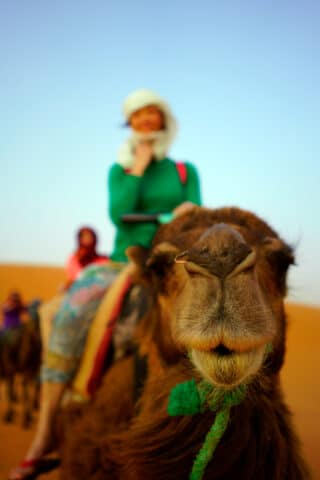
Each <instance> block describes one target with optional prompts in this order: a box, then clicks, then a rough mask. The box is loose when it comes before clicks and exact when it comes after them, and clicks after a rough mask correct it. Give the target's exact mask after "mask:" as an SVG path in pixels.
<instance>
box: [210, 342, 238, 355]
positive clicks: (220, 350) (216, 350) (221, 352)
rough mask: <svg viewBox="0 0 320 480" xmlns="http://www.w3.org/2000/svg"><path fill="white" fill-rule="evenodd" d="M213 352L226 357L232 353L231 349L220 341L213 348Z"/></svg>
mask: <svg viewBox="0 0 320 480" xmlns="http://www.w3.org/2000/svg"><path fill="white" fill-rule="evenodd" d="M213 352H214V353H216V354H217V355H219V356H221V357H226V356H228V355H232V354H233V353H234V351H233V350H230V349H229V348H227V347H226V346H225V345H223V343H220V344H219V345H218V346H217V347H216V348H214V349H213Z"/></svg>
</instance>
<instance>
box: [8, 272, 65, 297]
mask: <svg viewBox="0 0 320 480" xmlns="http://www.w3.org/2000/svg"><path fill="white" fill-rule="evenodd" d="M64 280H65V274H64V269H63V268H62V267H49V266H43V265H39V266H38V265H37V266H35V265H23V264H21V265H11V264H0V303H2V302H3V301H4V299H5V298H6V297H7V295H8V293H9V291H10V290H19V292H21V294H22V296H23V299H24V300H25V301H27V302H28V301H30V300H32V299H34V298H40V299H42V300H48V299H49V298H51V297H53V296H54V295H55V294H56V293H57V290H58V289H59V287H60V286H61V285H62V284H63V282H64Z"/></svg>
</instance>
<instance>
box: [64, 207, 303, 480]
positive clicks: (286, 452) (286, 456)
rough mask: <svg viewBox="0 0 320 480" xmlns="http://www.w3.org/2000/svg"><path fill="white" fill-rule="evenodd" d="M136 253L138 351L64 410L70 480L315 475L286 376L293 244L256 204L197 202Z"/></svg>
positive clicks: (294, 479) (262, 479) (295, 479)
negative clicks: (140, 306)
mask: <svg viewBox="0 0 320 480" xmlns="http://www.w3.org/2000/svg"><path fill="white" fill-rule="evenodd" d="M128 255H129V257H130V259H131V261H132V262H134V264H135V266H136V269H135V274H134V282H135V283H136V284H139V285H141V288H142V289H144V290H145V291H146V292H148V298H149V306H148V310H147V312H146V314H145V315H144V316H143V318H141V320H140V322H139V324H138V326H137V329H136V334H135V341H136V346H137V348H136V352H135V354H132V355H130V356H127V357H125V358H122V359H121V360H119V361H118V362H116V363H114V365H113V366H112V367H111V368H110V369H109V371H108V372H107V373H106V375H105V377H104V380H103V383H102V386H101V387H100V389H99V390H98V391H97V393H96V395H95V398H94V399H93V401H92V402H91V403H90V404H89V405H86V406H85V407H84V408H82V409H80V410H81V411H79V409H78V410H77V412H76V413H75V412H74V413H73V416H72V412H71V413H70V411H69V413H68V412H67V411H65V414H63V415H65V417H64V420H65V421H67V419H68V418H69V420H70V418H71V419H72V421H71V422H69V424H68V426H67V427H66V428H65V431H64V434H63V435H64V437H63V441H62V444H61V456H62V466H61V468H62V478H68V480H72V479H77V480H81V479H88V478H90V479H91V480H102V479H104V480H106V479H112V480H116V479H121V480H141V479H152V480H176V479H177V478H179V479H188V478H190V479H191V480H200V479H204V480H209V479H210V480H213V479H215V480H227V479H228V480H230V479H235V478H236V479H237V480H244V479H245V480H251V479H252V480H253V479H255V480H257V479H259V480H267V479H268V480H269V479H272V480H280V479H281V480H285V479H287V480H300V479H308V478H310V474H309V471H308V468H307V466H306V464H305V462H304V460H303V457H302V454H301V451H300V443H299V440H298V438H297V436H296V434H295V431H294V427H293V424H292V418H291V414H290V411H289V409H288V407H287V405H286V403H285V400H284V398H283V394H282V390H281V385H280V379H279V372H280V369H281V367H282V365H283V362H284V355H285V338H286V317H285V312H284V297H285V295H286V290H287V287H286V275H287V271H288V268H289V266H290V265H292V264H293V263H294V252H293V249H292V248H291V247H290V246H289V245H288V244H287V243H285V242H284V241H283V240H282V239H281V238H280V237H279V235H278V234H277V233H276V232H275V231H274V230H273V229H272V228H271V227H270V226H269V225H268V224H267V223H266V222H264V221H263V220H262V219H260V218H258V217H257V216H256V215H254V214H253V213H251V212H248V211H244V210H241V209H239V208H236V207H228V208H220V209H215V210H211V209H206V208H200V207H196V208H195V209H194V210H193V211H191V212H189V213H187V214H185V215H182V216H181V217H178V218H177V219H175V220H174V221H173V222H171V223H170V224H168V225H164V226H162V227H160V229H159V230H158V233H157V234H156V235H155V238H154V240H153V244H152V247H151V249H150V250H146V249H143V248H140V247H130V248H129V250H128ZM75 418H76V419H77V421H75ZM62 423H63V421H62ZM65 426H66V423H65Z"/></svg>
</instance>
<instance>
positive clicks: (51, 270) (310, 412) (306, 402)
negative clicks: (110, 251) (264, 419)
mask: <svg viewBox="0 0 320 480" xmlns="http://www.w3.org/2000/svg"><path fill="white" fill-rule="evenodd" d="M63 279H64V273H63V269H62V268H58V267H57V268H55V267H35V266H22V265H20V266H18V265H14V266H8V265H2V266H1V265H0V302H1V301H3V299H4V298H5V296H6V295H7V293H8V290H10V289H12V288H15V289H19V290H20V291H21V293H22V294H23V296H24V298H25V300H26V301H29V300H31V299H32V298H35V297H39V298H41V299H43V300H46V299H48V298H50V297H51V296H53V295H55V294H56V292H57V289H58V287H59V285H61V283H62V282H63ZM286 310H287V316H288V336H287V353H286V361H285V365H284V368H283V370H282V375H281V376H282V382H283V388H284V393H285V398H286V400H287V403H288V405H289V406H290V409H291V411H292V413H293V418H294V423H295V425H296V428H297V431H298V433H299V436H300V439H301V441H302V443H303V448H304V452H305V457H306V458H307V460H308V462H309V465H310V466H311V468H312V471H313V478H314V480H320V455H319V453H318V452H319V443H320V433H319V430H320V420H319V418H320V383H319V374H318V372H317V365H318V362H319V361H320V354H319V348H318V342H319V341H320V307H312V306H308V305H302V304H301V305H300V304H287V305H286ZM2 412H3V400H1V397H0V415H1V414H2ZM18 422H19V418H17V423H16V424H15V425H4V424H2V423H0V445H1V447H0V480H5V479H6V478H7V474H8V471H9V469H10V467H12V465H15V464H16V463H17V462H18V461H20V460H21V459H22V458H23V454H24V452H25V449H26V447H27V445H28V442H30V439H31V438H32V435H33V432H34V427H33V428H32V429H31V430H29V431H24V430H22V429H21V427H20V426H19V424H18ZM41 478H43V479H46V480H57V479H58V478H59V472H58V471H56V472H51V473H50V474H47V475H43V476H42V477H41Z"/></svg>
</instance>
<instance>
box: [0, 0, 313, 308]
mask: <svg viewBox="0 0 320 480" xmlns="http://www.w3.org/2000/svg"><path fill="white" fill-rule="evenodd" d="M319 24H320V7H319V2H317V1H316V0H314V1H308V0H305V1H303V2H302V1H300V0H282V1H281V0H277V1H272V0H261V1H256V0H252V1H246V0H243V1H239V0H234V1H228V0H224V1H223V2H221V1H219V2H218V1H215V0H205V1H203V0H199V1H197V2H191V1H190V2H188V1H187V0H184V1H181V0H171V1H169V0H163V1H159V2H151V1H145V0H143V1H141V0H140V1H139V0H137V1H135V2H130V1H128V0H127V1H121V0H103V1H95V0H93V1H91V2H84V1H79V0H77V1H76V0H68V1H61V0H57V1H55V2H49V1H48V0H41V1H40V0H28V1H27V0H21V1H19V2H17V1H9V0H2V2H1V3H0V86H1V88H0V140H1V141H0V164H1V175H0V192H1V203H0V214H1V223H2V228H1V236H0V262H2V263H10V262H28V263H45V264H63V263H64V261H65V259H66V257H67V256H68V254H69V253H70V252H71V251H72V249H73V247H74V232H75V230H76V229H77V228H78V226H80V225H82V224H83V223H85V224H90V225H92V226H93V227H95V228H96V229H97V230H98V232H99V234H100V250H103V251H106V252H110V250H111V248H112V241H113V235H114V229H113V227H112V226H111V224H110V222H109V219H108V215H107V192H106V176H107V171H108V169H109V167H110V165H111V164H112V163H113V162H114V161H115V158H116V154H117V150H118V148H119V146H120V144H121V143H122V141H123V140H124V138H125V136H126V135H127V132H126V131H125V129H123V128H121V127H120V125H121V123H122V121H123V119H122V116H121V104H122V101H123V99H124V97H125V96H126V95H127V94H128V93H129V92H131V91H132V90H134V89H136V88H141V87H147V88H152V89H154V90H156V91H158V92H159V93H160V94H161V95H163V96H164V97H165V98H166V99H167V100H168V102H169V103H170V104H171V106H172V109H173V110H174V112H175V114H176V116H177V118H178V119H179V121H180V132H179V136H178V138H177V141H176V142H175V145H174V148H173V149H172V152H171V153H172V157H173V158H176V159H179V160H189V161H191V162H193V163H195V164H196V165H197V166H198V169H199V172H200V175H201V178H202V192H203V199H204V203H205V204H206V205H207V206H212V207H215V206H223V205H231V204H232V205H237V206H240V207H244V208H248V209H250V210H253V211H254V212H256V213H257V214H259V215H261V216H262V217H264V218H265V219H266V220H267V221H268V222H269V223H271V225H272V226H273V227H274V228H275V229H276V230H277V231H278V232H279V233H280V234H281V235H282V236H283V237H284V238H285V239H286V240H287V241H288V242H290V243H293V244H294V245H296V246H297V263H298V266H297V267H295V268H294V269H293V271H292V274H291V276H290V287H291V289H290V299H291V300H294V301H302V302H309V303H315V304H320V295H319V293H320V287H319V280H320V279H319V276H320V254H319V243H320V223H319V206H320V163H319V156H320V135H319V131H320V128H319V126H320V125H319V124H320V121H319V111H320V93H319V85H320V55H319V52H320V30H319Z"/></svg>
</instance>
